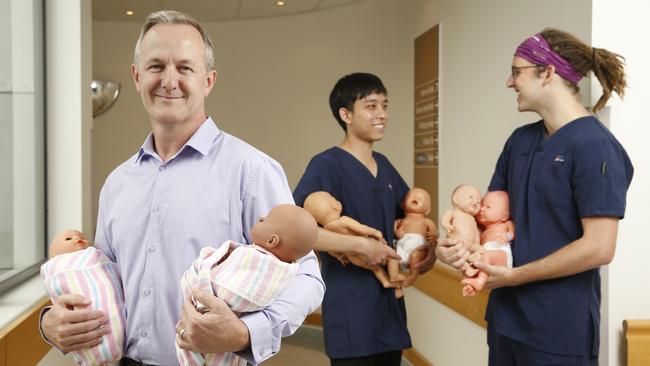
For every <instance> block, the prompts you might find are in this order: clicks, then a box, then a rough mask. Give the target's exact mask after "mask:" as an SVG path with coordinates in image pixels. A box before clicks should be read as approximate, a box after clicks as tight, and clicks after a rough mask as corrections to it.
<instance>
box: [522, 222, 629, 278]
mask: <svg viewBox="0 0 650 366" xmlns="http://www.w3.org/2000/svg"><path fill="white" fill-rule="evenodd" d="M583 227H584V235H583V236H582V237H581V238H580V239H578V240H576V241H574V242H572V243H570V244H568V245H566V246H564V247H563V248H561V249H559V250H557V251H556V252H554V253H552V254H550V255H548V256H546V257H544V258H541V259H539V260H536V261H534V262H530V263H528V264H525V265H523V266H521V267H516V268H514V269H513V276H512V281H513V283H512V285H521V284H525V283H529V282H534V281H542V280H548V279H553V278H559V277H564V276H569V275H573V274H576V273H580V272H584V271H587V270H590V269H593V268H598V267H600V266H602V265H605V264H607V263H609V262H610V261H611V260H612V258H613V256H614V251H615V249H616V236H617V229H618V219H615V218H593V219H583Z"/></svg>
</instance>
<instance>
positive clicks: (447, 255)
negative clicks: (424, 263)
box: [436, 238, 470, 269]
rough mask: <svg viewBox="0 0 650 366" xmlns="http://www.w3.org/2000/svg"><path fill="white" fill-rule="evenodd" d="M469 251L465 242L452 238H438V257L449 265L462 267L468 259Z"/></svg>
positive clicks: (457, 267)
mask: <svg viewBox="0 0 650 366" xmlns="http://www.w3.org/2000/svg"><path fill="white" fill-rule="evenodd" d="M469 254H470V253H469V252H468V251H467V249H465V246H464V245H463V243H461V242H459V241H458V240H456V239H452V238H440V239H438V245H437V246H436V257H438V259H440V260H441V261H443V262H444V263H447V264H448V265H450V266H452V267H454V268H456V269H460V268H461V267H462V266H463V264H465V262H466V261H467V257H468V256H469Z"/></svg>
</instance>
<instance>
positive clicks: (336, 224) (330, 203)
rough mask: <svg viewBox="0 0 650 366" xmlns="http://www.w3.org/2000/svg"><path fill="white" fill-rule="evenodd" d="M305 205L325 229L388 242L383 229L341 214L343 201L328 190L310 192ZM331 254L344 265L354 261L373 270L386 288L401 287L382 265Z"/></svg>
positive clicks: (343, 254) (356, 264)
mask: <svg viewBox="0 0 650 366" xmlns="http://www.w3.org/2000/svg"><path fill="white" fill-rule="evenodd" d="M303 206H304V207H305V210H307V211H308V212H309V213H310V214H312V216H313V217H314V218H315V219H316V222H318V224H320V225H321V226H322V227H323V228H324V229H325V230H329V231H333V232H336V233H340V234H348V235H360V236H369V237H372V238H375V239H377V240H379V241H381V242H384V243H385V242H386V241H385V240H384V237H383V235H382V234H381V231H379V230H377V229H373V228H371V227H370V226H366V225H363V224H362V223H360V222H358V221H357V220H355V219H353V218H351V217H349V216H341V211H342V209H343V206H342V205H341V202H339V201H337V200H336V198H334V197H333V196H332V195H331V194H329V193H328V192H325V191H318V192H314V193H312V194H310V195H309V196H307V198H306V199H305V202H304V204H303ZM329 254H330V255H332V256H333V257H335V258H337V259H338V260H339V261H341V263H342V264H343V265H345V264H347V263H348V262H352V264H354V265H355V266H359V267H361V268H365V269H368V270H370V271H372V272H373V273H374V275H375V277H376V278H377V280H379V282H381V284H382V286H384V287H385V288H389V287H399V286H400V285H401V284H400V283H397V282H391V281H390V279H389V278H388V275H387V274H386V271H385V270H384V269H383V268H382V267H381V266H380V265H375V266H369V265H368V264H367V263H366V262H365V261H364V260H363V259H361V258H359V257H358V256H355V255H353V254H350V253H329Z"/></svg>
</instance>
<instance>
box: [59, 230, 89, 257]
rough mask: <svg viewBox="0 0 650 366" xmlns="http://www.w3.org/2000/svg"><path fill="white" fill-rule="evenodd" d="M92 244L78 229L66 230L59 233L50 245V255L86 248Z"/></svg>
mask: <svg viewBox="0 0 650 366" xmlns="http://www.w3.org/2000/svg"><path fill="white" fill-rule="evenodd" d="M89 246H90V243H89V242H88V239H86V237H85V236H84V234H82V233H81V232H79V231H77V230H66V231H64V232H62V233H61V234H59V235H57V236H56V237H55V238H54V240H52V244H51V245H50V257H54V256H55V255H59V254H65V253H72V252H76V251H78V250H84V249H86V248H88V247H89Z"/></svg>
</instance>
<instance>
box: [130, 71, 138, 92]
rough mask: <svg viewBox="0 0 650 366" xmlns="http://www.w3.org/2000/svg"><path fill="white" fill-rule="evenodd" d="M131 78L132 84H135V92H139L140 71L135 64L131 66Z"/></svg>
mask: <svg viewBox="0 0 650 366" xmlns="http://www.w3.org/2000/svg"><path fill="white" fill-rule="evenodd" d="M131 76H133V84H135V90H137V91H138V93H139V92H140V71H138V67H137V66H136V65H135V64H131Z"/></svg>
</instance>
